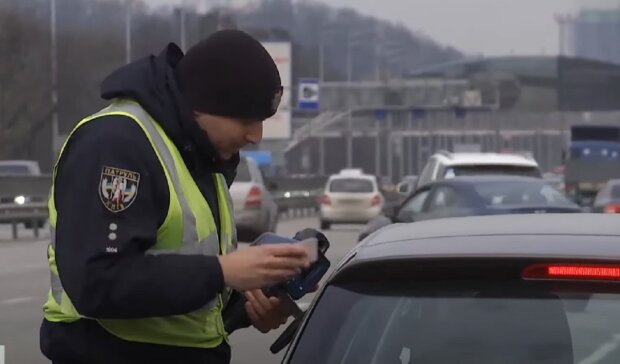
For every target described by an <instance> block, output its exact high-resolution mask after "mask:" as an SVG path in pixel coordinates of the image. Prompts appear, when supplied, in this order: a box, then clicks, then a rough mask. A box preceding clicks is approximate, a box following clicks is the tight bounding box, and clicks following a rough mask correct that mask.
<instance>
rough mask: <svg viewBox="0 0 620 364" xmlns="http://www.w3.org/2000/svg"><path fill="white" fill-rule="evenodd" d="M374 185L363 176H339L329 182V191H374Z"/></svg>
mask: <svg viewBox="0 0 620 364" xmlns="http://www.w3.org/2000/svg"><path fill="white" fill-rule="evenodd" d="M373 191H374V186H373V184H372V182H371V181H370V180H367V179H362V178H338V179H334V180H332V181H331V182H330V184H329V192H336V193H372V192H373Z"/></svg>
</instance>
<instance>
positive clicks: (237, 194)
mask: <svg viewBox="0 0 620 364" xmlns="http://www.w3.org/2000/svg"><path fill="white" fill-rule="evenodd" d="M272 189H273V188H272ZM230 195H231V197H232V202H233V206H234V210H235V211H234V214H235V224H236V226H237V234H238V238H239V241H246V242H247V241H252V240H254V239H256V238H257V237H258V236H259V235H261V234H262V233H266V232H273V231H275V229H276V225H277V224H278V207H277V205H276V203H275V201H274V199H273V196H272V194H271V192H270V191H269V188H268V187H267V186H266V185H265V180H264V179H263V175H262V173H261V170H260V168H259V167H258V164H257V163H256V161H254V160H253V159H251V158H246V157H241V161H240V162H239V166H238V167H237V176H236V177H235V182H234V183H233V184H232V185H231V186H230Z"/></svg>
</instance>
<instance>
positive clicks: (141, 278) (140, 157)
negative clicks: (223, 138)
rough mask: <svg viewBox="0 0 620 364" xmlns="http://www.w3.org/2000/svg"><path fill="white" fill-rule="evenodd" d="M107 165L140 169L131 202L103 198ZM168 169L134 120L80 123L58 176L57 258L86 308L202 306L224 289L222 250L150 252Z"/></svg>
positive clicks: (163, 210) (108, 313) (105, 314)
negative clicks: (117, 204)
mask: <svg viewBox="0 0 620 364" xmlns="http://www.w3.org/2000/svg"><path fill="white" fill-rule="evenodd" d="M104 167H110V168H114V169H122V170H126V171H131V172H135V173H138V174H139V177H140V178H139V182H138V184H137V193H136V195H135V197H134V199H133V200H132V201H130V202H129V204H128V207H126V208H125V209H124V210H122V211H117V212H114V211H112V210H114V209H112V210H110V209H108V208H107V207H106V205H105V204H104V202H105V200H106V199H105V197H103V195H102V192H101V191H102V182H103V181H102V172H103V168H104ZM168 201H169V193H168V187H167V183H166V179H165V174H164V171H163V168H162V166H161V164H160V163H159V160H158V159H157V156H156V154H155V153H154V151H153V149H152V147H151V145H150V143H149V142H148V139H147V138H146V135H145V134H144V133H143V132H142V130H141V129H140V127H139V126H138V125H137V124H136V123H135V122H133V121H132V120H130V119H128V118H126V117H122V116H105V117H102V118H99V119H97V120H94V121H91V122H90V123H89V124H87V125H84V126H82V127H80V128H79V129H78V130H77V131H76V133H75V134H74V136H73V137H72V138H71V140H70V142H69V143H68V145H67V147H66V149H65V152H64V153H63V155H62V158H61V160H60V163H59V166H58V171H57V177H56V182H55V204H56V209H57V212H58V220H57V228H56V262H57V266H58V272H59V276H60V280H61V282H62V285H63V288H64V289H65V291H66V293H67V295H68V296H69V298H70V299H71V301H72V302H73V304H74V306H75V307H76V309H77V310H78V312H80V313H81V314H83V315H85V316H87V317H93V318H142V317H153V316H169V315H176V314H184V313H188V312H191V311H193V310H196V309H198V308H200V307H202V306H204V305H205V304H207V303H208V302H209V301H210V300H211V299H213V298H214V297H215V296H216V295H217V294H218V293H219V292H220V291H222V289H223V286H224V282H223V275H222V269H221V267H220V264H219V261H218V259H217V257H205V256H183V255H173V254H168V255H158V256H153V255H148V254H145V252H146V250H148V249H149V248H151V247H152V246H153V245H154V244H155V242H156V237H157V229H158V226H159V225H160V224H161V223H162V221H164V219H165V216H166V214H167V211H168Z"/></svg>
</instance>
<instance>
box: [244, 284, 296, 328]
mask: <svg viewBox="0 0 620 364" xmlns="http://www.w3.org/2000/svg"><path fill="white" fill-rule="evenodd" d="M245 298H246V299H247V302H246V303H245V310H246V312H247V314H248V317H249V318H250V321H252V325H254V327H256V328H257V329H258V330H259V331H260V332H262V333H267V332H269V331H271V330H275V329H277V328H279V327H280V326H282V325H284V324H285V323H286V320H287V319H288V317H289V314H288V313H287V312H286V310H285V309H284V306H283V305H282V302H280V299H278V298H276V297H269V298H268V297H267V296H265V294H264V293H263V291H261V290H254V291H247V292H245Z"/></svg>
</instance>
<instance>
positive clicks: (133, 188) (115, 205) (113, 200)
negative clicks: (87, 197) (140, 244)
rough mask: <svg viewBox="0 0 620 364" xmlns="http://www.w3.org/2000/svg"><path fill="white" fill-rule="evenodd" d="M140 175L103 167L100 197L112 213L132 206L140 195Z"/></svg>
mask: <svg viewBox="0 0 620 364" xmlns="http://www.w3.org/2000/svg"><path fill="white" fill-rule="evenodd" d="M139 183H140V173H138V172H133V171H128V170H126V169H120V168H114V167H103V168H102V170H101V180H100V181H99V197H101V202H103V205H104V206H105V207H106V208H107V209H108V210H110V211H112V212H121V211H123V210H126V209H127V208H129V206H131V204H132V203H133V202H134V201H135V200H136V196H137V195H138V185H139Z"/></svg>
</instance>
